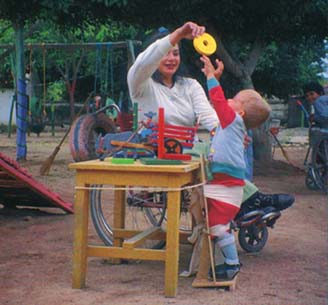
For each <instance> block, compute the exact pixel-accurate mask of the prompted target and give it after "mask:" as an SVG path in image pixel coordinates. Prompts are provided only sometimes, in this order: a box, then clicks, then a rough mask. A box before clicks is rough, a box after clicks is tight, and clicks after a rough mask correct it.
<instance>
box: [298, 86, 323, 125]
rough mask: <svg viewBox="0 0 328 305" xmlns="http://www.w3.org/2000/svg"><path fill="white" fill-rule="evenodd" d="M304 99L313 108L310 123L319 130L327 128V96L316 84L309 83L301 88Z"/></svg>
mask: <svg viewBox="0 0 328 305" xmlns="http://www.w3.org/2000/svg"><path fill="white" fill-rule="evenodd" d="M303 91H304V95H305V99H306V100H307V101H308V102H309V103H310V104H311V105H312V106H313V108H314V114H313V116H312V118H311V120H312V122H313V123H315V125H316V126H318V127H320V128H328V95H325V92H324V90H323V87H322V86H321V85H320V84H319V83H318V82H309V83H307V84H306V85H305V86H304V87H303Z"/></svg>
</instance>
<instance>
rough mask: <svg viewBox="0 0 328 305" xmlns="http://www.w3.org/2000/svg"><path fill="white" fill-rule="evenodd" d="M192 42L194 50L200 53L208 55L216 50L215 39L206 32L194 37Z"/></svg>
mask: <svg viewBox="0 0 328 305" xmlns="http://www.w3.org/2000/svg"><path fill="white" fill-rule="evenodd" d="M193 44H194V48H195V50H196V51H197V52H198V53H199V54H201V55H206V56H209V55H212V54H213V53H214V52H215V51H216V41H215V39H214V38H213V37H212V36H211V35H210V34H207V33H204V34H203V35H201V36H199V37H197V38H195V39H194V41H193Z"/></svg>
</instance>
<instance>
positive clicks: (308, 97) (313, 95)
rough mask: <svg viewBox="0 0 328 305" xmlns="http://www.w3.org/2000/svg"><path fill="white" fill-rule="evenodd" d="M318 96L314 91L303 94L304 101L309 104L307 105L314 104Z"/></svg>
mask: <svg viewBox="0 0 328 305" xmlns="http://www.w3.org/2000/svg"><path fill="white" fill-rule="evenodd" d="M319 96H320V95H319V94H318V93H317V92H315V91H309V92H306V93H305V99H306V100H307V101H308V102H309V103H311V104H312V103H314V101H315V100H316V99H317V98H318V97H319Z"/></svg>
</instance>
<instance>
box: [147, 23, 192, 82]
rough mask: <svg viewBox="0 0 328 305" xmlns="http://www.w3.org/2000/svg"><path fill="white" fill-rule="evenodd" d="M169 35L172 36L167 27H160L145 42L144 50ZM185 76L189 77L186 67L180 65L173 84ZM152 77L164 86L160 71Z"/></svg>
mask: <svg viewBox="0 0 328 305" xmlns="http://www.w3.org/2000/svg"><path fill="white" fill-rule="evenodd" d="M169 34H170V31H169V30H168V29H167V28H165V27H160V28H159V29H157V30H156V31H153V32H152V33H151V34H150V35H149V37H148V38H147V39H146V40H145V41H144V43H143V50H145V49H146V48H148V47H149V46H150V45H151V44H152V43H153V42H155V41H156V40H158V39H161V38H163V37H165V36H167V35H169ZM180 57H181V48H180ZM183 76H187V71H186V69H185V67H184V65H183V64H182V63H180V65H179V68H178V70H177V71H176V72H175V73H174V75H173V84H174V83H175V82H176V80H177V79H178V78H179V77H183ZM151 77H152V79H153V80H154V81H155V82H157V83H160V84H162V85H164V83H163V81H162V76H161V73H160V72H159V71H158V70H156V71H155V72H154V73H153V75H152V76H151Z"/></svg>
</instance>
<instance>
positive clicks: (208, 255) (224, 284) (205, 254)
mask: <svg viewBox="0 0 328 305" xmlns="http://www.w3.org/2000/svg"><path fill="white" fill-rule="evenodd" d="M200 165H201V178H202V182H203V183H204V182H205V181H206V178H205V160H204V157H203V156H202V157H201V163H200ZM203 196H204V192H203ZM204 206H205V222H206V232H203V234H202V236H201V238H202V249H201V251H200V261H199V269H198V272H197V275H196V278H195V279H194V281H193V283H192V286H193V287H196V288H202V287H219V288H220V287H221V288H228V289H229V290H230V291H233V290H235V288H236V281H237V277H238V275H236V276H235V277H234V279H232V280H231V281H217V280H216V276H215V263H214V262H215V260H214V255H213V247H212V240H211V235H210V229H209V222H208V206H207V200H206V197H205V196H204ZM210 267H211V269H212V274H213V279H212V280H209V279H208V270H209V268H210Z"/></svg>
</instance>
